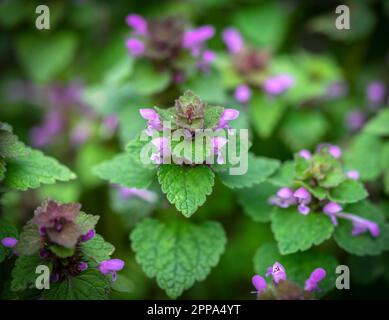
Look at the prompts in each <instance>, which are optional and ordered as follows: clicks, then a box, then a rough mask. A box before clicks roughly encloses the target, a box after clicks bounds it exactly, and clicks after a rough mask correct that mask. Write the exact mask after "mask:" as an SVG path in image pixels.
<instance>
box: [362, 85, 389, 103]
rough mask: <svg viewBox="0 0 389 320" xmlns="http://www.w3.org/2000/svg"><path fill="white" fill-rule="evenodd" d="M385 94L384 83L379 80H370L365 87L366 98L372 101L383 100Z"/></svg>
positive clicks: (378, 101) (379, 101)
mask: <svg viewBox="0 0 389 320" xmlns="http://www.w3.org/2000/svg"><path fill="white" fill-rule="evenodd" d="M385 94H386V89H385V85H384V84H383V83H382V82H381V81H374V82H371V83H370V84H369V85H368V86H367V89H366V96H367V99H368V100H369V101H370V102H372V103H381V102H383V100H384V98H385Z"/></svg>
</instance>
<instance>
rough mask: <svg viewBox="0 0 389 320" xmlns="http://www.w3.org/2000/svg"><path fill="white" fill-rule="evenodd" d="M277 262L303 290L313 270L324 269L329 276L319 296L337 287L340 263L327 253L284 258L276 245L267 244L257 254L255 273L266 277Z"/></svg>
mask: <svg viewBox="0 0 389 320" xmlns="http://www.w3.org/2000/svg"><path fill="white" fill-rule="evenodd" d="M276 261H278V262H279V263H281V264H282V265H283V266H284V268H285V270H286V276H287V279H289V280H292V281H293V282H295V283H297V284H298V285H299V286H300V287H301V288H304V285H305V281H306V280H307V279H308V278H309V276H310V275H311V273H312V271H313V270H315V269H316V268H323V269H324V270H325V271H326V273H327V275H326V277H325V278H324V279H323V280H322V281H320V283H319V288H320V292H319V293H318V295H319V296H324V295H325V294H326V293H327V292H328V291H330V290H332V289H333V288H334V287H335V280H336V274H335V269H336V267H337V266H338V262H337V261H336V259H335V258H334V257H333V256H331V255H329V254H327V253H324V252H314V251H312V250H310V251H305V252H297V253H294V254H288V255H286V256H283V255H281V254H280V253H279V251H278V249H277V245H276V244H275V243H267V244H264V245H262V246H261V247H259V248H258V250H257V251H256V253H255V256H254V270H255V273H257V274H260V275H262V276H264V275H265V273H266V271H267V268H268V267H270V266H272V265H273V264H274V262H276ZM269 281H270V278H269Z"/></svg>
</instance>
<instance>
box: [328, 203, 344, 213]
mask: <svg viewBox="0 0 389 320" xmlns="http://www.w3.org/2000/svg"><path fill="white" fill-rule="evenodd" d="M342 210H343V208H342V207H341V206H340V205H339V204H338V203H336V202H329V203H327V204H326V205H325V206H324V208H323V212H324V213H326V214H334V213H338V212H341V211H342Z"/></svg>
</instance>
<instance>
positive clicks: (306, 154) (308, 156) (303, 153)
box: [297, 149, 312, 160]
mask: <svg viewBox="0 0 389 320" xmlns="http://www.w3.org/2000/svg"><path fill="white" fill-rule="evenodd" d="M297 154H298V155H299V156H300V157H303V158H304V159H305V160H309V159H311V158H312V153H311V152H310V151H309V150H305V149H304V150H301V151H299V152H298V153H297Z"/></svg>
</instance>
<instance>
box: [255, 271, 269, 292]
mask: <svg viewBox="0 0 389 320" xmlns="http://www.w3.org/2000/svg"><path fill="white" fill-rule="evenodd" d="M251 282H252V284H253V285H254V287H255V289H256V290H257V293H261V292H262V291H264V290H265V289H266V287H267V285H266V281H265V279H264V278H262V277H261V276H260V275H258V274H256V275H255V276H254V277H253V278H252V279H251Z"/></svg>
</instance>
